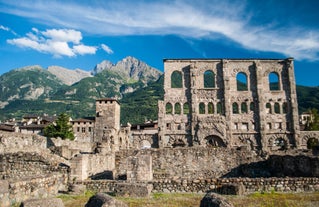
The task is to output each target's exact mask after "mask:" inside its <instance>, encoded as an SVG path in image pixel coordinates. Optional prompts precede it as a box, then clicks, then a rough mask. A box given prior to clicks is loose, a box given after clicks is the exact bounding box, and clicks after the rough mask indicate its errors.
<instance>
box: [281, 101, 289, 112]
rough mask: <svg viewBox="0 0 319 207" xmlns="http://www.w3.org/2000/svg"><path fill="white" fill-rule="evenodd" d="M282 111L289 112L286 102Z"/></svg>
mask: <svg viewBox="0 0 319 207" xmlns="http://www.w3.org/2000/svg"><path fill="white" fill-rule="evenodd" d="M282 113H284V114H286V113H288V106H287V103H286V102H284V103H283V104H282Z"/></svg>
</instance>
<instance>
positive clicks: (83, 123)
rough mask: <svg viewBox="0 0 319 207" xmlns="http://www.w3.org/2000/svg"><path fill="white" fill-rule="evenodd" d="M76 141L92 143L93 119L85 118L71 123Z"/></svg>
mask: <svg viewBox="0 0 319 207" xmlns="http://www.w3.org/2000/svg"><path fill="white" fill-rule="evenodd" d="M71 123H72V128H73V133H74V136H75V140H76V141H80V142H93V134H94V127H95V117H85V118H80V119H76V120H73V121H71Z"/></svg>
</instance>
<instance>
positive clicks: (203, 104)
mask: <svg viewBox="0 0 319 207" xmlns="http://www.w3.org/2000/svg"><path fill="white" fill-rule="evenodd" d="M205 113H206V111H205V103H203V102H201V103H199V114H205Z"/></svg>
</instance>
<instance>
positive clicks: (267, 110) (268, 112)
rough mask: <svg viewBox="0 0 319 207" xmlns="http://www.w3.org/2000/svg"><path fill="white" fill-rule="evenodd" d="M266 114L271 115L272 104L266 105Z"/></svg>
mask: <svg viewBox="0 0 319 207" xmlns="http://www.w3.org/2000/svg"><path fill="white" fill-rule="evenodd" d="M266 113H267V114H271V104H270V103H266Z"/></svg>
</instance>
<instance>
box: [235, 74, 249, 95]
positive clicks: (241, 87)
mask: <svg viewBox="0 0 319 207" xmlns="http://www.w3.org/2000/svg"><path fill="white" fill-rule="evenodd" d="M236 81H237V91H247V90H248V82H247V75H246V74H245V73H243V72H240V73H238V74H237V76H236Z"/></svg>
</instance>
